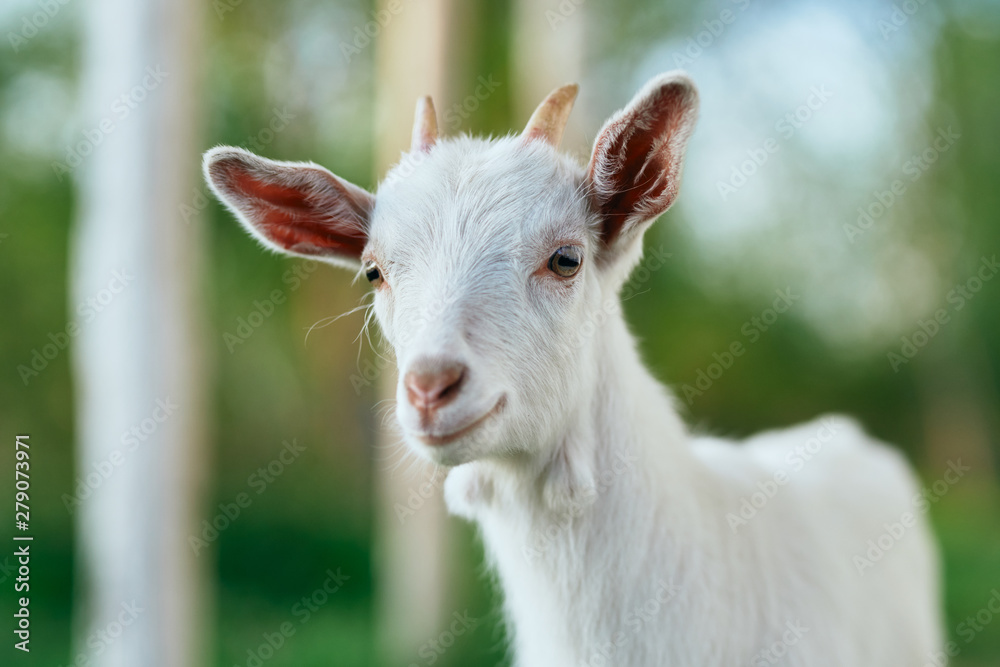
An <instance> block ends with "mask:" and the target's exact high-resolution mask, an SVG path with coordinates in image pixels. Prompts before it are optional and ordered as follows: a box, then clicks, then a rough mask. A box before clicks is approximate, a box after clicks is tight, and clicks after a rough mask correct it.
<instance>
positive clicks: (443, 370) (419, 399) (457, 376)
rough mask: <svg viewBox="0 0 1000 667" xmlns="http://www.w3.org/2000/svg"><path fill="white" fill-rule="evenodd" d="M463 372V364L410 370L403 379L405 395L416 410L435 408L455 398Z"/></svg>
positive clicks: (464, 370)
mask: <svg viewBox="0 0 1000 667" xmlns="http://www.w3.org/2000/svg"><path fill="white" fill-rule="evenodd" d="M465 374H466V369H465V366H463V365H461V364H448V365H447V366H444V367H442V366H440V365H435V366H434V367H432V368H429V369H427V370H413V371H410V372H409V373H407V374H406V377H405V379H404V385H405V386H406V397H407V398H408V399H409V401H410V403H411V404H413V407H415V408H417V409H418V410H425V411H428V412H430V411H433V410H436V409H437V408H439V407H441V406H442V405H444V404H446V403H448V402H449V401H451V400H452V399H454V398H455V396H456V395H457V394H458V392H459V390H460V389H461V385H462V382H463V381H464V380H465Z"/></svg>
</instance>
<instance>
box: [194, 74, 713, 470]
mask: <svg viewBox="0 0 1000 667" xmlns="http://www.w3.org/2000/svg"><path fill="white" fill-rule="evenodd" d="M575 97H576V86H564V87H562V88H559V89H557V90H556V91H554V92H553V93H552V94H551V95H549V97H548V98H546V100H545V101H544V102H542V104H541V105H540V106H539V107H538V109H537V110H536V111H535V114H534V115H533V116H532V118H531V120H530V121H529V122H528V126H527V128H526V129H525V131H524V132H523V133H522V134H521V135H520V136H511V137H506V138H502V139H493V140H480V139H474V138H470V137H465V136H462V137H457V138H454V139H441V140H439V139H438V137H437V123H436V119H435V116H434V108H433V105H432V104H431V102H430V99H429V98H425V99H422V100H421V101H420V102H418V105H417V119H416V123H415V125H414V131H413V145H412V147H411V150H410V152H409V153H408V154H406V155H404V157H403V159H402V160H401V162H400V163H399V164H398V165H397V166H396V167H394V168H393V169H392V170H391V171H390V172H389V174H388V175H387V177H386V179H385V181H384V182H383V183H382V184H381V185H380V187H379V188H378V192H377V194H376V195H371V194H369V193H368V192H366V191H365V190H362V189H361V188H358V187H356V186H354V185H351V184H350V183H347V182H346V181H344V180H342V179H340V178H338V177H337V176H335V175H333V174H331V173H330V172H329V171H327V170H325V169H323V168H322V167H320V166H318V165H315V164H310V163H298V162H275V161H271V160H266V159H263V158H260V157H257V156H255V155H252V154H251V153H248V152H247V151H244V150H242V149H239V148H228V147H219V148H215V149H213V150H211V151H209V152H208V153H207V154H206V156H205V173H206V177H207V178H208V181H209V183H210V184H211V186H212V188H213V190H214V191H215V193H216V194H217V195H218V196H219V198H220V199H222V201H224V202H225V203H226V204H227V205H228V206H229V207H230V208H231V209H232V210H233V212H234V213H235V214H236V215H237V217H238V218H239V219H240V221H241V222H242V223H243V225H244V226H245V227H246V228H247V230H249V232H250V233H251V234H253V235H254V236H255V237H257V238H258V239H259V240H260V241H261V242H262V243H263V244H264V245H265V246H268V247H270V248H273V249H276V250H279V251H281V252H285V253H289V254H293V255H301V256H305V257H310V258H313V259H321V260H326V261H328V262H330V263H332V264H336V265H340V266H345V267H349V268H353V269H355V270H360V272H361V274H362V275H363V276H364V277H365V278H366V279H367V280H368V281H370V282H371V284H372V287H373V289H374V290H375V297H374V299H375V303H374V306H375V314H376V317H377V320H378V323H379V325H380V328H381V331H382V333H383V335H384V336H385V338H386V339H387V341H388V342H389V344H390V345H391V346H392V349H393V350H394V352H395V356H396V361H397V364H398V367H399V384H398V388H397V392H396V393H397V399H398V400H397V416H398V419H399V422H400V424H401V426H402V429H403V432H404V433H405V435H406V438H407V440H408V442H409V443H410V444H411V445H412V446H413V447H414V448H415V449H416V450H417V451H418V452H419V453H421V454H423V455H425V456H428V457H429V458H431V459H433V460H435V461H437V462H439V463H445V464H457V463H462V462H465V461H469V460H473V459H477V458H483V457H496V456H507V455H515V454H518V453H525V452H527V453H535V451H536V450H537V449H538V448H541V447H544V446H545V444H546V443H549V442H552V441H553V440H554V439H555V437H556V436H557V434H558V432H559V431H560V430H561V429H563V428H565V426H566V424H567V421H568V420H570V419H572V418H573V417H574V416H575V415H574V410H575V409H577V408H578V406H579V405H581V404H582V403H581V400H582V396H581V392H583V391H585V390H586V388H587V387H590V386H592V385H593V383H594V382H596V377H595V375H594V374H595V370H594V367H595V364H594V358H593V356H594V348H593V346H592V345H589V344H587V342H586V340H585V339H584V338H581V336H579V335H578V332H579V330H580V329H581V327H584V326H585V325H586V323H587V322H591V323H593V321H594V320H595V318H599V315H598V311H599V310H602V309H606V308H607V304H608V302H609V300H613V299H616V298H617V297H616V295H617V292H618V290H619V289H620V287H621V285H622V283H623V282H624V280H625V278H626V277H627V275H628V273H629V271H630V270H631V269H632V268H633V267H634V265H635V263H636V262H637V261H638V259H639V256H640V253H641V245H642V244H641V238H642V233H643V231H644V230H645V229H646V228H647V227H648V226H649V224H651V223H652V221H653V220H654V219H655V218H656V217H657V216H658V215H660V214H661V213H663V212H664V211H665V210H666V209H667V208H669V207H670V205H671V204H672V203H673V201H674V199H675V197H676V195H677V190H678V186H679V184H680V175H681V164H682V158H683V154H684V149H685V147H686V144H687V140H688V137H689V136H690V134H691V132H692V129H693V127H694V123H695V117H696V115H697V93H696V91H695V88H694V85H693V84H692V83H691V81H690V80H689V79H688V78H687V77H686V76H685V75H683V74H682V73H679V72H671V73H668V74H664V75H661V76H659V77H657V78H655V79H653V80H652V81H650V82H649V83H648V84H647V85H646V86H645V87H644V88H643V89H642V90H641V91H640V92H639V93H638V94H637V95H636V96H635V98H634V99H633V100H632V101H631V102H630V103H629V105H628V106H627V107H626V108H625V109H623V110H622V111H620V112H618V113H617V114H615V115H614V116H612V118H611V119H610V120H608V122H607V123H606V124H605V125H604V127H603V129H602V130H601V132H600V134H599V135H598V137H597V140H596V142H595V144H594V151H593V155H592V157H591V159H590V164H589V166H588V168H587V169H586V170H584V169H582V168H581V167H580V166H579V165H578V164H576V163H575V162H574V161H573V160H571V159H570V158H568V157H565V156H563V155H561V154H560V153H558V151H557V146H558V143H559V139H560V137H561V135H562V130H563V126H564V124H565V121H566V118H567V117H568V115H569V110H570V108H571V107H572V104H573V100H574V98H575ZM581 340H583V341H584V342H583V343H581ZM578 399H579V400H578Z"/></svg>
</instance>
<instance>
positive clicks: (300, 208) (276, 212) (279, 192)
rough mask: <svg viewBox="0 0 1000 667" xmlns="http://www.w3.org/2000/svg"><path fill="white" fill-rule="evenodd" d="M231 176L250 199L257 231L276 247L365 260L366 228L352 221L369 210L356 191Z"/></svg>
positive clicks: (332, 185) (243, 173) (245, 175)
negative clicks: (362, 256)
mask: <svg viewBox="0 0 1000 667" xmlns="http://www.w3.org/2000/svg"><path fill="white" fill-rule="evenodd" d="M233 172H235V173H233ZM230 175H231V177H232V187H233V189H234V190H235V191H237V192H239V193H241V195H242V196H243V197H245V198H246V199H247V200H249V204H250V207H251V208H252V209H253V218H254V222H255V223H256V226H257V228H258V229H259V230H260V232H261V233H262V234H263V235H264V236H266V237H267V238H268V239H270V240H271V241H272V242H273V243H275V244H277V245H279V246H281V247H282V248H284V249H285V250H289V251H292V252H298V253H302V254H306V255H323V254H328V253H329V252H331V251H332V252H334V253H336V254H343V255H349V256H354V257H360V256H361V252H362V251H363V250H364V247H365V243H366V242H367V239H366V236H365V232H364V230H363V228H362V227H361V225H360V224H352V222H353V221H354V220H356V219H363V218H361V217H360V216H363V215H364V214H366V213H367V211H366V210H364V203H363V202H360V201H356V199H357V198H356V197H354V196H353V194H352V193H350V192H348V191H346V190H341V191H334V189H335V188H337V185H338V184H335V183H330V186H329V190H330V191H327V188H319V187H316V184H314V183H311V182H309V181H306V180H305V179H302V180H300V182H299V183H297V184H294V185H286V184H281V183H275V182H266V181H262V180H260V179H259V178H255V177H254V175H253V173H252V172H247V171H243V170H232V171H231V172H230ZM321 176H324V177H325V176H326V175H325V174H323V175H321ZM296 180H298V179H296ZM303 181H304V182H303ZM337 189H338V190H339V188H337Z"/></svg>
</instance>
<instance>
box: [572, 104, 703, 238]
mask: <svg viewBox="0 0 1000 667" xmlns="http://www.w3.org/2000/svg"><path fill="white" fill-rule="evenodd" d="M686 95H687V92H686V91H685V90H684V89H683V88H681V87H678V86H665V87H663V88H661V89H660V90H658V91H657V93H656V95H655V96H654V97H652V98H651V99H649V100H647V102H646V104H645V105H643V108H641V109H638V110H636V111H635V112H633V113H630V114H628V115H626V116H625V117H623V118H621V119H620V120H618V121H617V122H614V123H612V124H610V125H609V126H608V127H607V128H605V130H604V132H603V133H602V134H601V136H600V138H599V139H598V141H597V144H598V147H599V148H598V150H599V151H600V154H601V157H600V159H599V160H598V161H597V163H595V164H592V165H591V169H590V175H591V179H592V180H593V179H594V178H597V177H603V179H604V181H605V182H603V183H600V184H599V189H600V191H601V192H603V193H606V196H605V197H603V198H602V199H601V200H600V201H598V209H599V210H600V212H601V213H603V214H604V220H605V222H604V234H603V237H604V241H605V243H611V242H612V241H614V240H615V238H617V237H618V235H619V234H620V233H621V231H622V228H623V226H624V225H625V223H626V222H627V221H628V218H629V217H630V216H633V215H636V214H638V215H640V216H642V217H655V216H657V215H659V214H660V213H662V212H663V211H665V210H667V208H669V207H670V205H671V204H672V203H673V200H674V198H675V197H676V196H677V169H678V167H679V165H680V161H679V157H680V156H678V155H674V154H673V151H672V149H673V148H675V146H674V145H673V144H674V142H673V141H671V139H672V137H674V136H676V134H677V132H678V131H679V130H680V129H681V125H682V123H683V119H684V112H685V110H686V107H685V100H684V97H685V96H686Z"/></svg>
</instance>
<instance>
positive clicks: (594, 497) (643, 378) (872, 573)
mask: <svg viewBox="0 0 1000 667" xmlns="http://www.w3.org/2000/svg"><path fill="white" fill-rule="evenodd" d="M575 96H576V86H564V87H562V88H560V89H558V90H556V91H554V92H553V93H552V94H551V95H550V96H549V97H548V98H546V100H545V101H544V102H543V103H542V104H541V105H540V106H539V107H538V110H536V112H535V114H534V115H533V116H532V118H531V120H530V121H529V123H528V126H527V128H526V129H525V130H524V132H523V133H522V134H521V135H520V136H508V137H505V138H502V139H490V140H483V139H475V138H470V137H466V136H462V137H457V138H453V139H442V140H440V141H439V140H438V139H437V124H436V120H435V116H434V109H433V105H432V104H431V102H430V99H429V98H424V99H422V100H421V101H420V102H419V103H418V106H417V119H416V123H415V127H414V133H413V139H414V141H413V146H412V148H411V151H410V153H409V154H408V155H407V156H406V157H405V158H404V160H403V161H402V162H401V163H400V165H398V166H397V167H395V168H394V169H393V170H392V171H391V172H390V174H389V176H388V177H387V179H386V180H385V181H384V182H383V183H382V184H381V186H380V187H379V189H378V194H377V196H374V195H371V194H369V193H368V192H366V191H364V190H362V189H360V188H358V187H356V186H354V185H351V184H349V183H347V182H345V181H343V180H341V179H340V178H338V177H337V176H334V175H333V174H331V173H330V172H328V171H326V170H325V169H323V168H322V167H319V166H317V165H315V164H311V163H296V162H274V161H271V160H266V159H263V158H260V157H257V156H254V155H252V154H250V153H248V152H246V151H244V150H241V149H239V148H228V147H219V148H215V149H213V150H211V151H209V152H208V153H207V155H206V156H205V172H206V176H207V178H208V181H209V183H210V184H211V186H212V188H213V189H214V191H215V192H216V194H217V195H218V196H219V197H220V199H222V201H224V202H225V203H226V204H227V205H228V206H229V207H230V208H231V209H232V210H233V211H234V212H235V214H236V215H237V217H238V218H239V219H240V221H241V222H242V223H243V224H244V225H245V227H246V228H247V230H249V232H250V233H251V234H253V235H254V236H255V237H257V238H258V239H259V240H260V241H261V242H262V243H263V244H264V245H266V246H268V247H270V248H274V249H276V250H279V251H282V252H287V253H291V254H295V255H303V256H306V257H311V258H319V259H323V260H327V261H329V262H331V263H333V264H337V265H341V266H347V267H351V268H357V267H359V266H360V267H361V271H362V272H363V273H364V275H365V276H366V277H367V279H368V280H369V281H371V283H372V285H373V286H374V288H375V302H374V307H375V314H376V316H377V319H378V322H379V324H380V326H381V330H382V333H383V334H384V336H385V338H386V339H387V341H388V342H389V343H390V344H391V347H392V349H393V350H394V352H395V357H396V360H397V363H398V366H399V371H400V373H399V377H400V380H399V384H398V390H397V398H398V401H397V416H398V421H399V423H400V425H401V428H402V431H403V433H404V435H405V438H406V441H407V442H408V444H409V445H410V446H411V447H412V448H413V449H414V450H415V451H416V452H417V453H419V454H420V455H422V456H424V457H426V458H428V459H430V460H432V461H434V462H436V463H439V464H442V465H446V466H454V468H453V469H452V470H451V472H450V473H449V476H448V479H447V482H446V485H445V497H446V500H447V503H448V506H449V508H450V509H451V511H452V512H453V513H455V514H459V515H461V516H464V517H468V518H470V519H473V520H475V521H476V522H478V524H479V526H480V528H481V530H482V534H483V538H484V540H485V543H486V547H487V551H488V554H489V558H490V560H491V562H492V565H493V566H494V567H495V568H496V570H497V571H498V572H499V576H500V580H501V582H502V585H503V589H504V593H505V607H506V612H507V616H508V619H509V624H510V626H511V631H512V638H513V639H512V640H513V645H514V647H513V648H514V655H515V663H516V664H517V665H519V666H523V667H563V666H566V667H569V666H582V665H586V666H589V667H597V666H598V665H622V666H628V667H651V666H654V665H657V666H659V665H670V666H673V667H678V666H690V667H707V666H720V667H732V666H734V665H770V664H784V665H802V666H804V665H808V666H813V667H815V666H818V665H828V666H830V667H918V666H922V665H924V664H925V663H926V664H938V663H933V662H932V660H933V659H936V656H937V654H938V653H937V652H938V651H939V650H940V645H941V633H940V627H941V621H940V618H939V599H938V597H939V591H938V563H937V557H936V550H935V547H934V544H933V540H932V537H931V535H930V532H929V530H928V527H927V525H926V523H925V521H924V519H923V516H922V515H923V513H922V512H920V511H919V509H918V508H917V507H916V506H915V504H914V503H915V502H916V501H915V497H916V495H917V494H918V491H919V490H918V488H917V485H916V484H915V481H914V477H913V475H912V474H911V472H910V470H909V468H908V466H907V464H906V463H905V462H904V460H903V458H902V457H900V456H899V455H898V454H897V453H896V452H894V451H893V450H891V449H888V448H886V447H884V446H882V445H881V444H879V443H877V442H875V441H873V440H872V439H871V438H870V437H868V436H866V435H865V434H864V433H863V432H862V431H861V430H860V429H859V428H858V427H857V426H856V425H855V424H854V423H853V422H851V421H850V420H848V419H846V418H843V417H829V418H826V419H821V420H818V421H815V422H812V423H809V424H805V425H802V426H797V427H795V428H792V429H789V430H785V431H775V432H769V433H766V434H763V435H759V436H757V437H755V438H752V439H751V440H749V441H748V442H746V443H743V444H739V445H738V444H735V443H732V442H727V441H722V440H717V439H713V438H700V437H693V436H692V435H691V434H690V433H689V432H688V430H687V429H686V427H685V425H684V424H683V423H682V421H681V419H680V417H679V416H678V413H677V410H676V409H675V406H674V401H673V399H672V397H671V395H670V394H669V392H668V391H667V390H666V389H665V388H664V387H663V386H661V385H660V383H659V382H657V381H656V380H655V379H653V377H652V376H651V375H650V373H649V372H648V371H647V370H646V368H645V367H644V366H643V364H642V362H641V360H640V359H639V355H638V354H637V352H636V347H635V341H634V339H633V337H632V336H631V334H630V333H629V331H628V328H627V327H626V324H625V321H624V319H623V317H622V314H621V311H620V308H619V303H618V294H619V291H620V289H621V287H622V285H623V284H624V282H625V280H626V279H627V277H628V276H629V274H630V272H631V270H632V269H633V268H634V267H635V266H636V264H637V263H638V261H639V260H640V256H641V245H642V244H641V240H642V235H643V233H644V231H645V230H646V229H647V228H648V227H649V226H650V224H652V222H653V220H654V219H655V218H656V217H657V216H659V215H660V214H661V213H663V212H664V211H665V210H667V208H668V207H669V206H670V205H671V204H672V203H673V201H674V198H675V197H676V195H677V190H678V186H679V183H680V175H681V163H682V158H683V154H684V150H685V147H686V144H687V141H688V137H689V136H690V134H691V132H692V130H693V128H694V124H695V118H696V115H697V105H698V101H697V93H696V91H695V87H694V85H693V84H692V83H691V81H690V80H689V79H688V78H687V77H686V76H685V75H683V74H681V73H677V72H671V73H668V74H664V75H661V76H659V77H657V78H655V79H653V80H652V81H650V82H649V83H648V84H647V85H646V86H645V87H644V88H643V89H642V90H641V91H640V92H639V93H638V94H637V95H636V96H635V98H634V99H633V100H632V101H631V102H630V103H629V105H628V106H627V107H625V109H624V110H622V111H620V112H618V113H617V114H615V115H614V116H613V117H612V118H611V119H610V120H609V121H608V122H607V123H606V124H605V126H604V128H603V129H602V130H601V132H600V134H599V135H598V138H597V140H596V142H595V145H594V151H593V156H592V157H591V159H590V164H589V166H588V167H587V168H586V169H582V168H581V167H580V166H579V165H578V164H577V163H576V162H574V161H573V160H571V159H570V158H568V157H566V156H563V155H561V154H560V153H558V151H557V146H558V143H559V139H560V137H561V134H562V131H563V127H564V124H565V120H566V118H567V116H568V114H569V111H570V108H571V107H572V103H573V100H574V99H575ZM875 547H877V548H875Z"/></svg>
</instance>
